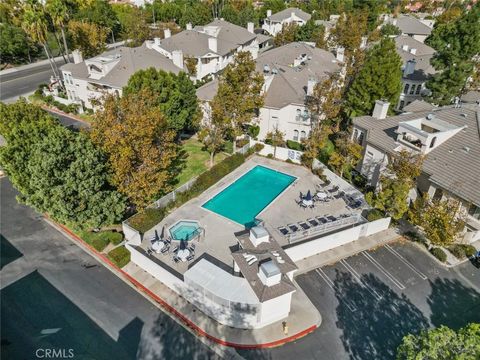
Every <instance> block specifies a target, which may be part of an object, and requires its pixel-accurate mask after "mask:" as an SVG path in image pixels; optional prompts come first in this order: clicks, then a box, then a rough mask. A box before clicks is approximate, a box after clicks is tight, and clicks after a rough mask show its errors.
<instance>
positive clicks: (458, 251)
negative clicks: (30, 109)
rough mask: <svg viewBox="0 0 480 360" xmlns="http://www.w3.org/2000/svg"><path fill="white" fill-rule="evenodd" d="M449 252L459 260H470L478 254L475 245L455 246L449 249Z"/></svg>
mask: <svg viewBox="0 0 480 360" xmlns="http://www.w3.org/2000/svg"><path fill="white" fill-rule="evenodd" d="M448 250H449V251H450V252H451V253H452V254H453V256H455V257H456V258H457V259H465V258H469V257H471V256H473V255H475V253H476V252H477V249H476V248H475V246H473V245H467V244H455V245H452V246H450V247H449V248H448Z"/></svg>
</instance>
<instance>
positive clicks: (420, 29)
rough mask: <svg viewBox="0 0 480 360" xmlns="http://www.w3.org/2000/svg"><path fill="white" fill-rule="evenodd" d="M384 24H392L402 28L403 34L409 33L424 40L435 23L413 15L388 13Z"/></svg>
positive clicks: (421, 40)
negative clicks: (392, 15)
mask: <svg viewBox="0 0 480 360" xmlns="http://www.w3.org/2000/svg"><path fill="white" fill-rule="evenodd" d="M384 24H392V25H395V26H396V27H398V28H399V29H400V31H401V32H402V34H401V35H407V36H410V37H412V38H414V39H415V40H418V41H420V42H422V43H423V42H424V41H425V39H426V38H427V37H428V36H429V35H430V34H431V32H432V28H433V23H432V22H430V21H425V20H423V21H422V20H420V19H418V18H417V17H415V16H413V15H404V14H400V15H398V17H396V18H395V17H391V16H389V15H386V16H385V18H384Z"/></svg>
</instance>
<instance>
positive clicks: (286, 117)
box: [197, 42, 341, 142]
mask: <svg viewBox="0 0 480 360" xmlns="http://www.w3.org/2000/svg"><path fill="white" fill-rule="evenodd" d="M338 55H339V56H338V57H339V58H340V57H341V54H340V53H339V54H338ZM256 68H257V71H258V72H261V73H262V74H263V75H264V79H265V83H264V87H263V92H264V94H265V102H264V105H263V107H262V108H261V109H259V115H258V119H256V121H257V122H258V125H259V126H260V133H259V136H258V137H259V139H265V137H266V135H267V133H268V132H271V131H273V130H275V129H278V130H280V131H281V132H283V133H284V135H285V139H286V140H293V141H298V142H300V141H302V140H303V139H305V138H306V137H308V135H309V133H310V129H311V126H312V122H311V117H310V114H309V112H308V108H307V106H306V100H307V96H308V95H311V94H312V93H313V89H314V86H315V85H316V84H317V83H318V82H320V81H322V80H324V79H325V78H327V77H328V76H329V74H331V73H334V72H339V71H340V70H341V62H340V60H339V59H337V58H336V57H335V56H334V55H333V54H331V53H329V52H328V51H325V50H322V49H318V48H315V47H312V46H309V45H307V44H305V43H299V42H294V43H290V44H287V45H284V46H281V47H278V48H275V49H272V50H269V51H267V52H265V53H263V54H262V55H261V56H259V58H258V59H257V61H256ZM217 89H218V82H217V81H213V82H210V83H208V84H206V85H204V86H202V87H200V88H199V89H198V90H197V96H198V98H199V99H200V100H201V101H202V103H203V104H202V106H203V110H204V120H205V121H208V114H209V113H210V111H209V105H208V103H209V101H211V100H212V99H213V97H214V96H215V94H216V93H217Z"/></svg>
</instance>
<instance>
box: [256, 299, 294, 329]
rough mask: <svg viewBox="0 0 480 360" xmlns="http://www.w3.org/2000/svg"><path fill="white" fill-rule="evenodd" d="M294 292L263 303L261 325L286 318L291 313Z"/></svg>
mask: <svg viewBox="0 0 480 360" xmlns="http://www.w3.org/2000/svg"><path fill="white" fill-rule="evenodd" d="M292 295H293V292H291V293H289V294H285V295H282V296H279V297H277V298H274V299H271V300H268V301H265V302H264V303H262V304H261V309H262V310H261V326H265V325H268V324H271V323H273V322H275V321H278V320H281V319H284V318H286V317H287V316H288V314H289V313H290V305H291V302H292Z"/></svg>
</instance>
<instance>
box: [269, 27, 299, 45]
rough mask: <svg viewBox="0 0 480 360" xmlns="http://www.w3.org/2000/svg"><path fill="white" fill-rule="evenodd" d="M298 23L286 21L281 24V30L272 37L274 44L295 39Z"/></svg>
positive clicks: (286, 42)
mask: <svg viewBox="0 0 480 360" xmlns="http://www.w3.org/2000/svg"><path fill="white" fill-rule="evenodd" d="M297 29H298V25H297V24H295V23H293V22H292V23H288V24H284V25H283V26H282V30H280V31H279V32H278V34H277V35H275V37H274V38H273V43H274V44H275V46H283V45H286V44H289V43H291V42H293V41H295V35H296V33H297Z"/></svg>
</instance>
